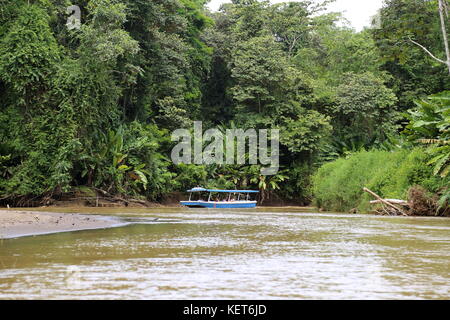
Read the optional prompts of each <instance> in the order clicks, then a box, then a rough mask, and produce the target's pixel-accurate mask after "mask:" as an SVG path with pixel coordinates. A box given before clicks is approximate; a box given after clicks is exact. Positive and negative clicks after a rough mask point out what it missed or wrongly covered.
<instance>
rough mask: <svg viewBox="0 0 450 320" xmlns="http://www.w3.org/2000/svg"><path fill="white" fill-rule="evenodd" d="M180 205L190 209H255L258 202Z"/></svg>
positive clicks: (200, 202) (201, 202) (188, 202)
mask: <svg viewBox="0 0 450 320" xmlns="http://www.w3.org/2000/svg"><path fill="white" fill-rule="evenodd" d="M180 204H181V205H183V206H185V207H189V208H212V209H221V208H223V209H225V208H255V207H256V201H235V202H213V201H180Z"/></svg>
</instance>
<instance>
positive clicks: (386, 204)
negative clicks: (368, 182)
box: [363, 188, 408, 216]
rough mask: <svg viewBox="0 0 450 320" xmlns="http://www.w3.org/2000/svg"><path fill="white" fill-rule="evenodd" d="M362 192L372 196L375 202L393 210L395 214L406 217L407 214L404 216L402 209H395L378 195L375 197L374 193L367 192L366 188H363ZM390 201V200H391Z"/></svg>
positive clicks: (395, 207) (394, 206)
mask: <svg viewBox="0 0 450 320" xmlns="http://www.w3.org/2000/svg"><path fill="white" fill-rule="evenodd" d="M363 190H364V192H367V193H369V194H370V195H372V196H373V197H375V198H376V199H377V201H378V202H379V203H381V204H383V205H385V206H387V207H389V208H391V209H393V210H394V212H395V213H400V214H401V215H403V216H407V215H408V214H406V212H405V211H403V210H402V209H400V208H399V207H397V206H396V205H394V204H392V203H390V202H389V201H387V200H386V199H383V198H381V197H380V196H379V195H377V194H376V193H375V192H373V191H372V190H369V189H367V188H363ZM391 200H392V199H391ZM385 211H386V210H385Z"/></svg>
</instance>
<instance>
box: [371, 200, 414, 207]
mask: <svg viewBox="0 0 450 320" xmlns="http://www.w3.org/2000/svg"><path fill="white" fill-rule="evenodd" d="M384 200H385V201H387V202H389V203H391V204H398V205H401V206H405V207H409V203H408V201H405V200H399V199H384ZM377 203H383V202H381V201H380V200H372V201H370V204H377Z"/></svg>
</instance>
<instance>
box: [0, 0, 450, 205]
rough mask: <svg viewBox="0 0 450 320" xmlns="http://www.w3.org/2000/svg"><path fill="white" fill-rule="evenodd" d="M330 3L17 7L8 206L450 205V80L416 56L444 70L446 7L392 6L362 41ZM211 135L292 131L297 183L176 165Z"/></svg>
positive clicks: (35, 2)
mask: <svg viewBox="0 0 450 320" xmlns="http://www.w3.org/2000/svg"><path fill="white" fill-rule="evenodd" d="M329 2H330V1H309V0H304V1H297V2H290V3H289V2H288V3H278V4H271V3H270V2H269V1H257V0H233V1H232V3H230V4H225V5H223V6H222V7H221V9H220V11H218V12H209V11H208V9H207V7H206V4H207V0H151V1H150V0H76V1H74V0H72V1H69V0H53V1H52V0H0V200H2V204H6V203H14V202H15V201H17V200H18V199H23V198H27V199H29V198H42V197H47V198H48V197H51V196H54V197H57V196H58V195H61V194H64V193H67V192H70V191H73V190H77V189H79V188H85V187H88V188H91V189H93V190H102V191H103V192H107V193H109V194H113V195H120V196H123V197H134V198H137V199H147V200H151V201H159V200H161V199H163V198H164V196H165V195H166V194H168V193H171V192H175V191H184V190H186V189H188V188H191V187H193V186H197V185H202V186H205V187H216V188H257V189H260V190H261V191H262V199H265V200H267V199H281V200H284V201H291V202H296V203H298V204H309V203H311V201H312V200H313V198H314V196H316V198H317V202H318V203H319V204H320V205H322V206H324V207H325V208H328V209H338V210H348V209H350V208H353V207H356V206H358V205H361V204H362V202H361V197H363V195H362V191H361V190H360V189H361V187H362V186H363V185H367V186H372V187H374V189H375V190H376V191H378V192H380V194H381V195H383V196H396V197H406V195H407V194H406V193H407V191H408V188H409V187H411V186H413V185H415V184H418V185H421V186H422V187H423V188H425V189H427V190H428V191H429V192H432V193H434V194H436V195H438V196H439V197H440V199H441V204H442V205H446V204H447V203H448V201H449V198H450V196H449V191H448V189H449V188H448V186H449V180H448V173H449V157H450V156H449V155H450V151H449V148H450V145H449V142H448V141H449V123H450V120H449V109H448V108H449V101H450V93H448V92H445V90H448V89H450V86H449V85H450V76H449V75H448V70H447V69H446V66H445V65H443V64H440V63H438V62H436V61H435V60H433V59H432V58H431V57H430V56H429V55H427V53H426V52H424V50H422V48H420V47H418V46H417V45H414V44H413V43H412V42H411V41H409V40H411V39H412V40H414V41H416V42H418V43H421V44H422V45H423V46H425V47H426V48H428V50H430V51H431V52H434V53H435V54H436V55H438V56H439V57H443V56H444V46H443V42H442V34H441V25H440V20H439V13H438V9H437V8H438V4H437V1H427V0H385V3H384V6H383V8H382V9H381V11H380V13H379V14H380V21H381V25H379V26H374V27H371V28H366V29H365V30H363V31H360V32H357V31H355V30H353V29H352V28H350V27H349V26H348V25H347V24H345V21H344V19H343V18H342V16H341V14H339V13H329V12H328V11H326V10H325V9H326V8H327V5H328V4H329ZM70 5H77V6H79V7H80V8H81V27H80V28H79V29H76V28H75V29H71V30H69V28H67V26H66V23H67V19H68V17H69V14H68V13H67V7H69V6H70ZM442 92H443V93H442ZM438 93H440V94H438ZM436 94H438V95H436ZM429 96H430V97H429ZM193 121H203V127H204V130H206V129H208V128H220V129H221V130H225V129H226V128H244V129H246V128H255V129H266V128H278V129H280V164H281V168H280V171H279V172H278V173H277V174H276V175H273V176H263V175H261V173H260V170H259V169H260V166H259V165H188V164H180V165H175V164H174V163H172V161H171V160H170V152H171V149H172V148H173V147H174V145H175V144H176V142H173V141H171V132H172V131H173V130H175V129H179V128H187V129H192V126H193ZM319 168H321V169H320V170H319V171H317V170H318V169H319ZM316 172H317V173H316ZM313 181H314V183H313ZM339 192H342V194H339V195H337V196H333V195H336V194H338V193H339ZM364 199H365V198H364ZM366 200H367V199H366Z"/></svg>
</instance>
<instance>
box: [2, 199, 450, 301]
mask: <svg viewBox="0 0 450 320" xmlns="http://www.w3.org/2000/svg"><path fill="white" fill-rule="evenodd" d="M47 210H48V209H47ZM76 211H77V212H81V209H77V210H76ZM84 211H89V212H91V213H94V214H105V215H110V216H113V217H115V218H116V219H120V220H122V221H123V222H125V223H127V225H124V226H122V227H117V228H111V229H100V230H87V231H77V232H67V233H59V234H48V235H41V236H31V237H23V238H16V239H7V240H0V299H448V298H450V294H449V293H450V255H449V253H450V219H445V218H417V217H414V218H412V217H411V218H405V217H380V216H370V215H348V214H332V213H314V212H304V211H302V210H298V209H294V208H285V209H254V210H253V209H249V210H202V209H182V208H176V209H175V208H174V209H167V208H166V209H145V210H141V209H139V210H138V209H134V210H132V209H127V210H125V209H114V210H106V209H103V210H99V209H97V210H94V209H84ZM83 213H86V212H83Z"/></svg>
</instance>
